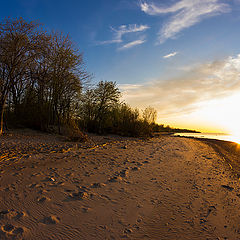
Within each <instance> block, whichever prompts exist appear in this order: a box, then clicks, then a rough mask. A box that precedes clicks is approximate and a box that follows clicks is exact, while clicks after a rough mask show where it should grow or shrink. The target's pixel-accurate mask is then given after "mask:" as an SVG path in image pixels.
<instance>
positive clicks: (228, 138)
mask: <svg viewBox="0 0 240 240" xmlns="http://www.w3.org/2000/svg"><path fill="white" fill-rule="evenodd" d="M174 136H185V137H195V138H210V139H218V140H224V141H231V142H236V143H239V144H240V137H236V136H233V135H230V134H222V133H175V134H174Z"/></svg>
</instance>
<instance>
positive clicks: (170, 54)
mask: <svg viewBox="0 0 240 240" xmlns="http://www.w3.org/2000/svg"><path fill="white" fill-rule="evenodd" d="M177 54H178V52H172V53H169V54H167V55H165V56H163V58H171V57H174V56H176V55H177Z"/></svg>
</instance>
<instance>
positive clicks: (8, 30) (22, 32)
mask: <svg viewBox="0 0 240 240" xmlns="http://www.w3.org/2000/svg"><path fill="white" fill-rule="evenodd" d="M37 28H38V24H36V23H34V22H30V23H27V22H25V21H24V20H23V19H22V18H18V19H13V20H11V19H9V18H8V19H5V20H4V21H3V22H2V23H0V135H1V134H2V133H3V117H4V110H5V104H6V100H7V97H8V95H9V94H10V91H11V90H12V97H13V99H14V101H15V102H17V101H18V97H19V96H17V95H15V94H14V93H17V91H14V90H16V88H17V87H18V86H20V88H22V85H23V84H24V82H23V81H22V80H23V79H24V76H25V74H26V71H27V67H28V65H29V64H30V63H31V62H32V61H33V58H34V57H35V53H36V51H35V50H36V49H37V46H38V44H37V43H38V32H37ZM18 93H19V92H18Z"/></svg>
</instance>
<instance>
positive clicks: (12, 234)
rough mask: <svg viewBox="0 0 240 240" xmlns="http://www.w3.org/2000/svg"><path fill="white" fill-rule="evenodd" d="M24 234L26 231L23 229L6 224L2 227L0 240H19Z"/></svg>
mask: <svg viewBox="0 0 240 240" xmlns="http://www.w3.org/2000/svg"><path fill="white" fill-rule="evenodd" d="M23 233H24V229H23V228H22V227H15V226H14V225H12V224H6V225H3V226H1V230H0V238H1V239H2V237H4V238H6V239H19V238H18V237H21V236H22V235H23Z"/></svg>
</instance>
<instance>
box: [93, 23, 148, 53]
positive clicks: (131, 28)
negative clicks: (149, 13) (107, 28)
mask: <svg viewBox="0 0 240 240" xmlns="http://www.w3.org/2000/svg"><path fill="white" fill-rule="evenodd" d="M149 28H150V27H149V26H148V25H141V24H140V25H137V24H129V25H121V26H120V27H118V28H113V27H111V31H112V32H113V38H112V39H110V40H106V41H101V42H98V43H97V44H98V45H105V44H113V43H123V42H124V40H123V36H124V35H126V34H130V33H139V32H144V31H146V30H147V29H149ZM144 42H145V40H142V39H139V40H135V41H132V42H129V43H126V44H124V45H123V46H122V47H120V48H119V50H122V49H127V48H130V47H133V46H136V45H139V44H142V43H144Z"/></svg>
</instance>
